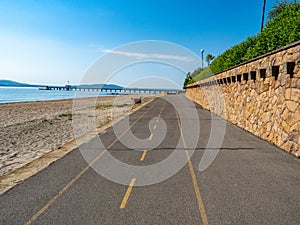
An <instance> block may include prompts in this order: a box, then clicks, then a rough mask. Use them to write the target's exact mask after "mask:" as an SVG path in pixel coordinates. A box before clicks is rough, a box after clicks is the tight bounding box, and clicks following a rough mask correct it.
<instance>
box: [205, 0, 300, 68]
mask: <svg viewBox="0 0 300 225" xmlns="http://www.w3.org/2000/svg"><path fill="white" fill-rule="evenodd" d="M298 40H300V3H299V2H296V3H291V4H290V5H288V6H287V7H286V8H285V9H283V10H282V11H281V12H280V13H279V14H278V15H277V16H275V17H274V18H273V19H271V20H269V21H268V22H267V24H266V26H265V28H264V29H263V31H262V32H261V33H259V34H258V35H256V36H254V37H249V38H248V39H247V40H245V41H243V42H242V43H240V44H238V45H235V46H233V47H232V48H230V49H228V50H226V51H225V52H224V53H222V54H221V55H219V56H218V57H217V58H216V59H215V60H214V61H213V62H212V63H211V65H210V69H211V70H212V72H213V73H218V72H221V71H224V70H226V69H229V68H231V67H233V66H236V65H238V64H240V63H243V62H246V61H248V60H251V59H253V58H255V57H258V56H260V55H263V54H266V53H268V52H270V51H273V50H275V49H278V48H281V47H283V46H286V45H288V44H291V43H293V42H295V41H298Z"/></svg>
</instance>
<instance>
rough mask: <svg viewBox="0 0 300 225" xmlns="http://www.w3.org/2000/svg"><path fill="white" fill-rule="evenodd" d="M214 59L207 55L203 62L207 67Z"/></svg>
mask: <svg viewBox="0 0 300 225" xmlns="http://www.w3.org/2000/svg"><path fill="white" fill-rule="evenodd" d="M214 58H215V57H214V56H213V55H212V54H207V55H206V57H205V60H206V62H207V64H208V65H210V63H211V61H212V60H213V59H214Z"/></svg>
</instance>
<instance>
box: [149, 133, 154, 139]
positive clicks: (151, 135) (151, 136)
mask: <svg viewBox="0 0 300 225" xmlns="http://www.w3.org/2000/svg"><path fill="white" fill-rule="evenodd" d="M152 138H153V133H151V134H150V137H149V141H151V140H152Z"/></svg>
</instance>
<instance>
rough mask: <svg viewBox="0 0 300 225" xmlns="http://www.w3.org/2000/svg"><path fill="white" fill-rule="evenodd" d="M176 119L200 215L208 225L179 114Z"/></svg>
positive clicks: (205, 224)
mask: <svg viewBox="0 0 300 225" xmlns="http://www.w3.org/2000/svg"><path fill="white" fill-rule="evenodd" d="M176 117H177V123H178V127H179V130H180V135H181V139H182V143H183V147H184V148H185V154H186V158H187V160H188V165H189V170H190V174H191V177H192V182H193V186H194V191H195V194H196V198H197V201H198V207H199V211H200V214H201V218H202V222H203V224H204V225H208V220H207V215H206V212H205V208H204V204H203V200H202V197H201V193H200V188H199V185H198V182H197V178H196V175H195V171H194V167H193V164H192V162H191V160H190V155H189V153H188V151H187V150H186V149H187V145H186V142H185V138H184V136H183V130H182V127H181V124H180V122H179V118H178V114H177V112H176Z"/></svg>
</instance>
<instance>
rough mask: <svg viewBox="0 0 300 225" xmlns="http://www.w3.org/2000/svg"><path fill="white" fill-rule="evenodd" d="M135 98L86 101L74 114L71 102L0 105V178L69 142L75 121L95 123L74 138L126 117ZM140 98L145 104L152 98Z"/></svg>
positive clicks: (130, 96) (126, 96)
mask: <svg viewBox="0 0 300 225" xmlns="http://www.w3.org/2000/svg"><path fill="white" fill-rule="evenodd" d="M137 97H140V95H139V96H134V95H124V96H118V97H113V96H105V97H99V98H97V99H95V98H88V99H84V100H82V101H83V103H84V104H80V108H78V107H77V109H76V110H74V108H73V100H72V99H69V100H55V101H40V102H25V103H5V104H0V159H1V160H0V176H3V175H5V174H8V173H10V172H12V171H14V170H16V169H17V168H20V167H22V166H24V165H25V164H27V163H29V162H31V161H33V160H34V159H36V158H39V157H41V156H42V155H44V154H45V153H47V152H49V151H52V150H55V149H58V148H60V146H62V145H64V144H65V143H67V142H69V141H71V140H73V139H74V131H75V130H73V123H74V121H78V117H80V119H87V118H89V119H90V118H91V117H92V118H93V119H94V121H95V123H94V124H93V126H85V127H84V126H83V127H82V128H81V130H80V132H78V131H76V135H77V136H78V134H80V135H83V134H85V133H87V132H89V131H90V130H91V129H93V128H94V127H99V126H102V125H103V124H106V123H108V122H109V121H111V120H112V118H113V119H115V118H117V117H119V116H123V115H126V114H129V113H130V111H131V109H132V107H133V105H134V101H133V99H134V98H137ZM142 98H143V101H148V100H150V99H151V98H154V96H150V95H145V96H142ZM77 101H78V100H77ZM95 101H97V102H96V104H95ZM77 105H78V104H77ZM113 105H114V107H113ZM91 109H93V110H91ZM91 112H93V113H92V114H91ZM112 112H113V114H112Z"/></svg>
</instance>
